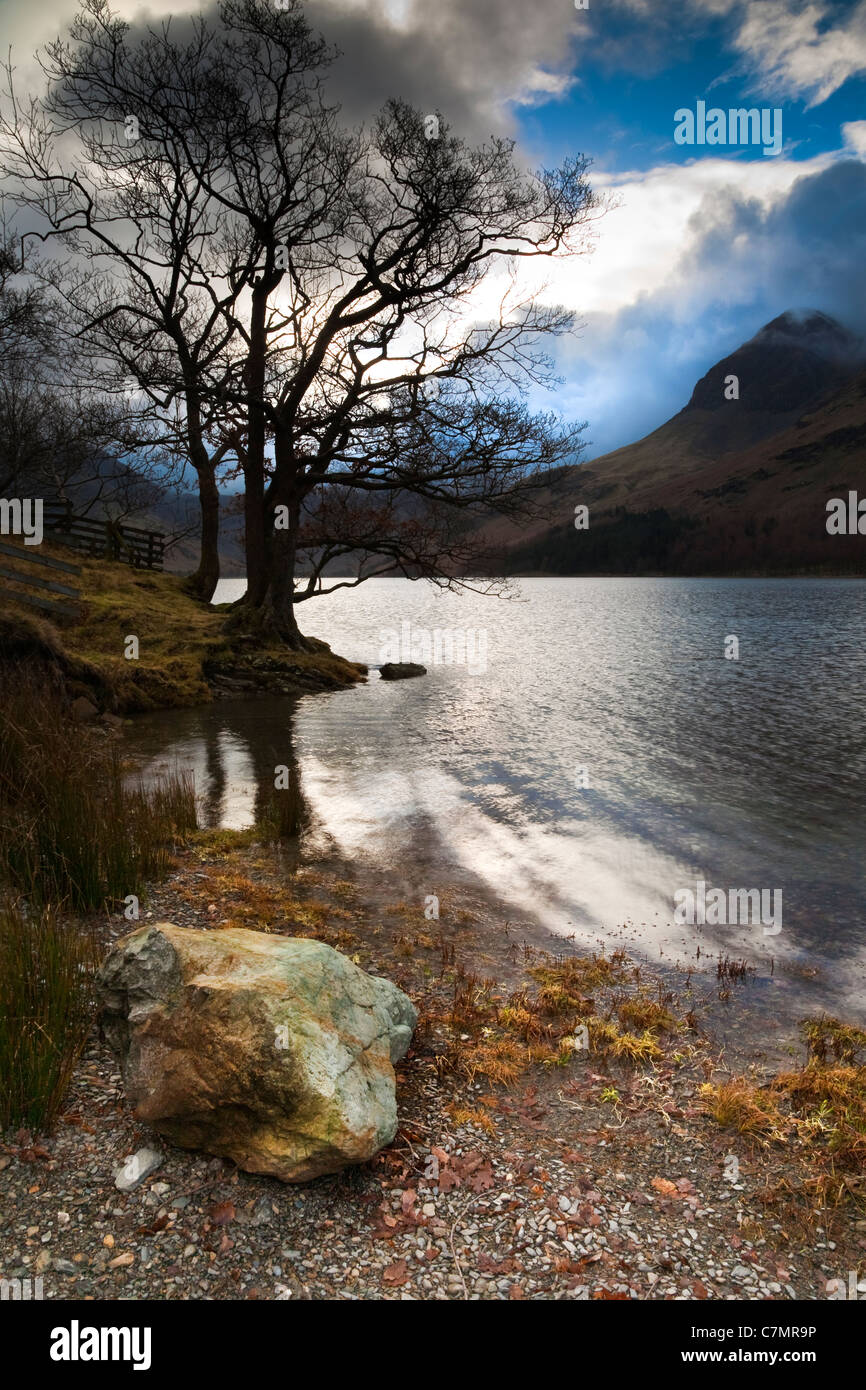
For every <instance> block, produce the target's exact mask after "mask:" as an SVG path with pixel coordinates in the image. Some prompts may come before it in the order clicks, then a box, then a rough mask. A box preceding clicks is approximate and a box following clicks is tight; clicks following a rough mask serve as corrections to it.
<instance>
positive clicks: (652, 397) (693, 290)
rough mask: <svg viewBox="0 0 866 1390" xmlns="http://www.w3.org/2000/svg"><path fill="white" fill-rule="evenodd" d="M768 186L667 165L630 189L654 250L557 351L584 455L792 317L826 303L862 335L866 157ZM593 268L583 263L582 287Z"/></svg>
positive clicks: (782, 177)
mask: <svg viewBox="0 0 866 1390" xmlns="http://www.w3.org/2000/svg"><path fill="white" fill-rule="evenodd" d="M860 136H862V132H860V131H858V132H857V138H858V139H859V138H860ZM721 162H722V161H714V163H721ZM758 167H761V166H758ZM748 168H749V166H743V172H744V171H747V170H748ZM738 172H741V171H739V170H738ZM773 178H774V179H775V180H777V182H776V183H775V186H774V187H767V186H763V182H757V181H755V182H754V183H750V181H749V179H748V178H744V179H743V180H742V181H741V182H737V181H734V179H732V177H731V168H730V165H728V177H727V182H725V181H724V180H723V179H722V178H721V177H719V171H718V170H700V171H699V177H696V174H695V169H694V166H686V167H685V168H678V167H674V166H671V167H666V168H662V169H656V170H652V171H650V172H649V173H648V174H647V175H645V176H639V177H638V178H636V179H635V181H634V182H633V183H632V184H630V185H629V184H626V185H624V187H623V192H624V195H625V197H626V199H627V204H628V205H629V206H630V207H631V209H632V219H631V225H632V227H633V228H634V226H641V227H643V225H644V223H646V225H647V227H648V228H649V232H650V243H649V244H650V245H651V246H652V247H653V248H654V251H653V255H652V256H650V257H648V259H647V260H646V262H645V264H644V266H643V280H642V282H641V278H640V267H639V265H638V264H637V263H635V264H634V265H632V266H631V267H630V277H629V278H630V284H629V285H627V286H626V287H625V288H624V289H623V291H622V292H621V298H620V300H619V303H616V301H614V304H615V307H613V308H612V309H610V308H608V307H607V305H606V303H605V298H604V296H603V295H601V296H599V297H598V298H596V299H593V300H592V301H590V300H589V298H588V297H587V298H586V299H585V301H584V302H585V303H586V302H591V303H592V304H593V306H594V307H592V308H591V309H590V312H589V313H587V314H586V315H585V317H584V325H583V328H582V330H581V333H580V335H579V336H577V335H575V336H574V337H572V338H570V339H566V340H563V341H562V342H561V343H560V348H559V353H558V364H559V369H560V372H561V374H562V375H563V376H564V377H565V385H564V387H563V388H562V389H561V391H560V393H559V395H558V398H557V405H558V407H559V408H560V409H561V410H562V411H563V413H564V414H566V415H568V416H572V417H575V418H581V419H587V420H588V421H589V426H590V428H589V431H588V437H589V438H590V439H591V440H592V448H591V451H590V455H589V456H591V457H595V456H597V455H599V454H601V453H604V452H606V451H607V450H609V449H612V448H618V447H619V446H620V445H622V444H626V443H629V442H631V441H632V440H633V439H638V438H640V437H641V436H642V435H644V434H646V433H648V432H649V431H650V430H652V429H654V428H656V427H657V426H658V425H660V424H661V423H662V422H663V421H664V420H665V419H667V418H669V417H670V416H671V415H673V414H674V413H675V412H676V411H677V410H679V409H681V408H682V406H683V405H685V403H686V401H687V400H688V398H689V396H690V394H691V390H692V387H693V385H694V383H695V381H696V380H697V379H698V378H699V377H700V376H702V375H703V373H704V372H705V371H707V369H708V368H709V367H710V366H711V365H712V364H713V363H714V362H716V361H718V360H719V359H720V358H721V357H723V356H725V355H726V354H727V353H729V352H732V351H733V350H734V349H735V348H736V347H738V346H739V345H740V344H741V343H743V342H745V341H746V340H747V339H749V338H750V337H752V336H753V334H754V333H755V332H757V330H758V329H759V328H761V327H762V326H763V325H764V324H765V323H767V322H768V321H769V320H770V319H772V318H775V317H776V316H777V315H778V314H780V313H783V312H784V311H786V310H789V309H797V308H817V309H821V310H823V311H824V312H825V313H828V314H830V315H832V316H833V317H835V318H838V319H839V320H840V321H841V322H842V323H844V324H845V325H846V326H847V327H849V328H850V329H851V330H852V331H854V332H855V333H857V334H860V335H866V162H863V161H862V160H858V159H854V158H850V157H848V151H847V150H845V151H840V152H838V153H837V154H836V155H835V157H822V159H819V160H815V161H811V162H810V164H809V165H806V166H805V167H804V165H803V164H802V163H800V164H796V163H791V162H785V164H783V165H782V166H779V165H776V166H775V167H774V171H773ZM660 199H661V202H662V204H664V203H666V202H670V203H671V204H672V205H673V206H674V207H676V208H678V215H677V217H676V218H673V219H672V221H671V224H670V226H669V234H670V237H671V240H670V241H668V240H667V239H666V236H664V237H661V238H658V237H655V235H654V227H655V225H656V224H655V222H654V218H653V208H658V206H659V200H660ZM657 225H658V228H660V229H662V230H664V228H665V224H664V222H663V220H660V221H659V222H658V224H657ZM605 237H606V231H603V233H602V246H603V245H604V241H605ZM674 238H676V241H674ZM617 254H618V255H619V256H620V257H622V258H623V264H625V259H624V258H625V254H626V248H625V247H620V249H619V252H618V253H617V252H616V251H615V252H614V255H613V257H611V258H610V259H609V264H608V266H607V268H606V272H605V273H606V274H607V273H612V272H613V270H614V264H615V259H616V255H617ZM594 272H595V268H594V267H589V266H588V267H587V269H586V271H585V277H586V280H587V282H588V284H592V283H593V277H594ZM602 278H604V276H603V277H602ZM594 288H595V291H596V293H597V291H598V288H599V286H598V285H595V286H594ZM629 291H630V298H626V297H625V296H626V294H627V293H628V292H629ZM539 403H540V402H539Z"/></svg>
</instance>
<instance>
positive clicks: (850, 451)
mask: <svg viewBox="0 0 866 1390" xmlns="http://www.w3.org/2000/svg"><path fill="white" fill-rule="evenodd" d="M858 358H859V365H857V359H858ZM862 361H863V359H862V355H861V347H860V345H859V344H858V343H857V342H856V340H854V339H853V338H851V336H850V335H849V334H848V333H847V332H846V330H845V329H844V328H842V327H841V325H839V324H837V323H835V322H834V321H833V320H832V319H829V318H827V317H826V316H825V315H823V314H818V313H811V314H808V315H806V316H798V315H795V314H784V315H782V316H780V318H778V319H775V320H773V322H772V323H770V324H767V325H766V326H765V327H764V328H762V329H761V330H760V332H759V333H757V334H756V335H755V337H754V338H752V339H751V340H750V341H749V342H748V343H745V344H743V346H742V347H740V348H739V349H738V350H737V351H736V352H734V353H732V354H731V355H730V356H728V357H726V358H724V359H723V360H722V361H721V362H719V363H717V364H716V365H715V366H714V367H712V368H711V369H710V371H709V372H707V374H706V375H705V376H704V377H702V378H701V380H700V381H699V382H698V383H697V385H696V386H695V389H694V391H693V393H692V396H691V399H690V400H689V403H688V405H686V406H685V407H684V409H683V410H681V411H680V412H679V413H678V414H677V415H675V416H674V417H673V418H672V419H671V420H668V421H667V422H666V423H665V424H664V425H662V426H660V428H659V429H657V430H654V431H653V433H652V434H649V435H647V436H646V437H645V438H644V439H641V440H638V441H637V442H636V443H634V444H629V445H626V446H625V447H624V448H621V449H617V450H614V451H613V452H612V453H610V454H606V455H605V456H604V457H603V458H599V459H595V460H593V461H592V462H591V463H588V464H583V465H579V466H578V467H576V468H572V469H567V470H565V471H564V473H563V474H562V475H561V476H560V477H559V478H558V479H557V481H556V482H555V484H554V485H553V486H552V487H551V488H550V489H549V490H548V492H547V494H546V496H545V498H544V507H543V511H544V514H543V516H542V518H541V519H540V520H538V521H537V522H535V523H534V524H533V525H532V526H531V527H524V528H518V527H516V526H515V525H514V524H513V523H511V522H507V521H503V520H501V519H496V520H491V521H488V522H486V523H485V524H484V525H483V526H482V527H481V528H480V529H479V532H478V536H477V540H478V545H479V555H483V556H484V561H483V563H484V568H485V570H487V571H488V572H489V571H493V572H500V573H501V572H505V573H512V574H520V573H538V572H542V573H558V574H587V573H608V574H611V573H612V574H641V573H652V574H659V573H669V574H701V573H743V572H746V573H800V572H808V571H814V570H816V569H817V570H822V571H827V572H838V573H850V572H852V571H853V572H857V573H866V538H864V537H858V536H853V537H848V536H829V535H828V534H827V530H826V503H827V501H828V499H829V498H830V497H836V496H846V495H847V493H848V491H849V490H856V491H858V492H859V494H860V495H861V496H864V495H866V371H864V370H863V367H862ZM731 376H736V377H737V378H738V383H739V399H736V400H728V399H726V394H725V383H726V379H728V378H730V377H731ZM580 503H582V504H584V505H586V506H587V507H588V508H589V527H588V529H587V530H581V531H578V530H576V529H575V526H574V509H575V506H576V505H577V504H580Z"/></svg>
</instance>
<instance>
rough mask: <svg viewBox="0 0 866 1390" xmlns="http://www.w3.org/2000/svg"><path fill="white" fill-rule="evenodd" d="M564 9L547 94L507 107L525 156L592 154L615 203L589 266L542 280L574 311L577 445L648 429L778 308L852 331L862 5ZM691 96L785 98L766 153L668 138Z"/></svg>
mask: <svg viewBox="0 0 866 1390" xmlns="http://www.w3.org/2000/svg"><path fill="white" fill-rule="evenodd" d="M575 20H576V22H577V25H578V26H579V25H580V23H581V22H582V21H584V20H588V21H589V22H588V24H587V25H586V28H585V31H583V32H581V31H580V29H579V27H578V28H577V29H575V30H573V31H572V35H571V37H570V39H569V42H568V45H567V49H565V48H564V49H563V55H562V56H561V61H560V63H559V64H558V65H556V68H555V70H556V72H557V75H558V79H559V90H558V91H557V92H555V93H554V94H552V95H551V96H546V95H545V94H544V93H543V92H539V91H536V92H535V93H529V94H528V97H527V94H523V95H521V96H520V97H519V98H518V99H517V100H514V101H512V103H511V104H510V107H509V110H510V112H511V114H512V116H513V120H514V130H515V134H516V135H517V138H518V140H519V143H520V146H521V148H522V149H523V150H525V151H526V153H527V155H528V156H529V157H530V158H532V159H533V160H534V161H537V162H542V163H545V164H552V163H556V162H558V161H559V160H560V159H562V158H563V157H565V156H567V155H569V154H573V153H575V152H577V151H578V150H580V151H581V152H584V153H587V154H589V155H590V156H591V157H592V159H593V165H594V175H595V179H596V181H597V182H598V184H599V186H600V187H602V188H605V189H607V190H609V191H610V192H612V193H614V194H615V195H616V197H617V199H618V200H619V201H620V207H619V208H618V209H617V210H616V211H615V212H614V213H611V214H608V215H607V216H606V217H605V218H604V219H602V222H601V223H600V226H599V230H598V244H597V248H596V251H595V253H594V255H593V257H592V262H591V264H590V265H588V266H586V267H585V266H583V265H581V266H580V267H579V268H576V269H574V270H573V272H572V276H571V282H570V283H568V281H567V279H566V278H565V277H557V279H556V286H557V289H558V290H559V291H560V296H559V297H560V298H562V299H565V300H566V301H567V302H569V303H571V304H573V306H574V307H575V308H576V309H577V310H581V309H582V310H583V317H584V323H583V328H582V330H581V332H580V333H579V334H577V335H574V336H573V337H571V338H570V339H568V340H566V341H564V342H563V343H562V344H561V347H560V351H559V364H560V370H561V372H562V374H563V375H564V377H565V382H564V385H563V387H562V388H561V390H560V392H559V393H558V394H559V403H560V404H561V405H562V406H563V407H564V408H565V410H566V412H567V413H570V414H572V415H578V416H580V417H582V418H585V419H586V420H587V422H588V431H587V434H588V438H589V439H590V448H589V450H588V456H589V457H592V456H595V455H597V454H599V453H602V452H605V451H606V450H608V449H610V448H615V447H618V446H620V445H622V444H625V443H628V442H630V441H631V440H632V439H634V438H638V437H640V436H641V435H642V434H644V433H646V432H648V431H649V430H651V429H653V428H655V427H656V426H657V425H659V424H661V423H662V422H663V421H664V420H665V419H666V418H668V417H669V416H670V415H671V414H673V413H674V412H675V411H676V410H678V409H679V408H680V407H681V406H682V405H684V404H685V403H686V401H687V400H688V397H689V395H690V394H691V389H692V386H693V384H694V382H695V381H696V380H697V378H698V377H700V376H701V375H702V374H703V373H704V372H705V371H706V370H707V368H708V367H709V366H710V365H711V364H712V363H713V362H714V361H717V360H718V359H719V358H720V357H722V356H723V355H725V354H726V353H728V352H730V351H731V350H733V349H734V348H735V347H737V346H738V345H739V343H741V342H743V341H745V340H747V339H748V338H749V337H751V336H752V334H753V333H754V332H756V331H757V329H758V328H760V327H761V325H762V324H763V323H765V322H766V321H767V320H769V319H770V318H773V317H775V315H776V314H778V313H781V312H783V311H784V310H786V309H789V308H809V307H815V308H820V309H823V310H824V311H825V312H828V313H831V314H834V315H836V316H837V317H840V318H842V319H843V321H845V322H846V323H847V324H848V325H849V326H850V327H851V328H853V329H854V330H855V331H857V332H860V333H863V332H864V331H866V274H864V268H863V267H864V263H866V164H864V159H866V5H864V4H863V3H860V4H855V3H840V4H830V3H821V0H815V2H814V3H811V4H808V5H804V4H800V3H798V0H751V3H739V0H694V2H693V3H689V0H685V3H681V4H679V5H676V6H667V5H664V4H660V3H641V0H622V2H621V3H616V0H613V3H605V4H602V3H598V4H594V3H593V0H590V8H589V10H588V11H585V12H581V13H579V14H577V15H576V16H575ZM566 52H567V55H568V56H567V57H565V56H564V55H565V53H566ZM699 100H700V101H703V102H704V103H705V104H706V107H707V108H710V107H719V108H721V109H723V110H725V111H727V110H728V109H729V108H731V107H757V108H759V109H761V108H764V107H766V108H769V109H770V110H772V109H775V108H778V109H780V110H781V112H782V130H783V146H782V151H781V153H780V155H779V156H778V157H776V158H772V157H769V158H768V157H767V156H765V155H764V154H763V152H762V149H761V148H760V146H759V147H757V148H755V147H750V146H747V147H737V146H734V147H729V146H717V147H710V146H704V147H703V148H700V147H697V146H688V145H678V144H677V143H675V141H674V127H675V112H676V111H677V110H678V109H679V108H689V109H692V110H694V109H695V106H696V103H697V102H698V101H699Z"/></svg>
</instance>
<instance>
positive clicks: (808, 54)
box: [696, 0, 866, 106]
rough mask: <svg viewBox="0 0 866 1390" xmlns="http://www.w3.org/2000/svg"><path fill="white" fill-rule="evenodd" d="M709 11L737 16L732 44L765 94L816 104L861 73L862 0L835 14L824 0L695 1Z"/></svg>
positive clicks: (865, 3) (865, 48)
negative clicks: (806, 0)
mask: <svg viewBox="0 0 866 1390" xmlns="http://www.w3.org/2000/svg"><path fill="white" fill-rule="evenodd" d="M696 3H697V5H698V8H699V9H701V10H703V11H705V12H710V13H712V14H715V15H720V14H725V13H728V14H732V15H737V16H738V17H739V27H738V29H737V32H736V34H735V35H734V37H733V40H732V46H733V48H734V50H735V51H736V52H737V53H740V54H741V55H742V57H743V59H744V60H745V62H746V65H747V67H748V68H749V69H750V71H751V74H752V77H753V79H754V82H755V86H756V88H757V89H759V90H765V91H766V92H767V95H768V97H770V98H774V99H779V100H804V101H806V103H807V105H808V106H818V105H820V103H821V102H823V101H826V100H827V98H828V97H830V96H832V95H833V93H834V92H835V91H838V89H839V88H840V87H841V86H842V84H843V83H844V82H847V80H848V78H849V77H856V76H857V75H858V74H860V73H863V72H866V0H859V3H857V4H855V5H854V6H853V7H851V8H850V9H849V10H848V11H847V12H846V13H840V11H839V9H838V7H831V6H830V5H829V4H827V3H826V0H813V3H807V4H805V5H803V4H802V3H799V0H748V3H746V4H745V5H742V4H741V3H740V0H696Z"/></svg>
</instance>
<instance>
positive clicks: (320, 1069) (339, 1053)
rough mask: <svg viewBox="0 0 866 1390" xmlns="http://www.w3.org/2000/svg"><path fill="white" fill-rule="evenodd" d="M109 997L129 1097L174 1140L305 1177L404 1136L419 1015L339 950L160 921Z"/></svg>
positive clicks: (117, 975)
mask: <svg viewBox="0 0 866 1390" xmlns="http://www.w3.org/2000/svg"><path fill="white" fill-rule="evenodd" d="M100 988H101V996H102V1020H103V1028H104V1030H105V1035H106V1037H107V1039H108V1041H109V1043H110V1045H111V1046H112V1047H113V1049H114V1050H115V1051H116V1053H117V1054H118V1056H119V1058H120V1062H121V1068H122V1071H123V1078H124V1082H125V1086H126V1093H127V1097H128V1099H129V1101H130V1103H131V1104H132V1105H133V1106H134V1108H135V1113H136V1116H137V1118H138V1119H140V1120H143V1121H145V1122H146V1123H148V1124H150V1125H152V1126H153V1128H154V1129H156V1130H157V1131H158V1132H159V1133H160V1134H162V1135H164V1136H165V1137H166V1138H167V1139H169V1140H170V1141H171V1142H172V1143H175V1144H179V1145H180V1146H181V1147H182V1148H188V1149H204V1150H205V1151H206V1152H208V1153H212V1154H220V1155H222V1156H223V1157H225V1158H230V1159H233V1160H234V1162H235V1163H237V1164H238V1166H239V1167H241V1168H244V1169H246V1170H247V1171H248V1172H251V1173H269V1174H272V1175H273V1176H274V1177H277V1178H281V1179H282V1180H283V1181H284V1182H305V1181H307V1180H308V1179H310V1178H315V1177H318V1176H319V1175H320V1174H322V1173H334V1172H336V1171H338V1170H339V1169H340V1168H344V1167H345V1166H346V1165H347V1164H350V1163H361V1162H363V1161H364V1160H366V1159H368V1158H371V1157H372V1156H373V1154H375V1153H376V1152H377V1151H378V1150H379V1149H381V1148H382V1146H383V1145H384V1144H389V1143H390V1142H391V1140H392V1139H393V1138H394V1135H395V1133H396V1130H397V1105H396V1098H395V1093H394V1063H395V1062H397V1061H399V1059H400V1058H401V1057H402V1056H403V1055H404V1054H405V1052H406V1049H407V1048H408V1046H409V1041H410V1039H411V1037H412V1030H413V1029H414V1027H415V1023H416V1021H417V1014H416V1012H415V1009H414V1007H413V1005H412V1003H411V1002H410V1000H409V999H407V997H406V995H405V994H403V992H402V991H401V990H399V989H398V988H397V987H396V985H393V984H391V982H390V981H389V980H382V979H376V978H375V977H374V976H372V975H368V974H367V973H366V972H365V971H363V970H361V969H359V968H358V966H357V965H354V964H353V963H352V961H350V960H347V959H346V957H345V956H342V955H340V953H339V952H338V951H335V950H333V948H332V947H330V946H325V945H324V944H323V943H322V942H320V941H309V940H306V939H303V938H298V937H285V936H270V935H268V934H267V933H264V932H256V931H244V930H243V929H240V928H232V929H231V930H226V931H220V930H216V931H198V930H193V929H190V928H188V927H175V926H172V925H171V924H170V923H168V922H160V923H158V924H156V925H153V926H145V927H142V928H140V929H139V930H138V931H135V932H132V933H131V935H129V936H126V937H124V938H123V940H122V941H119V942H118V943H117V945H116V946H115V947H114V949H113V950H112V951H111V953H110V954H109V956H108V958H107V960H106V961H105V964H104V965H103V967H102V970H101V972H100Z"/></svg>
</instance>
